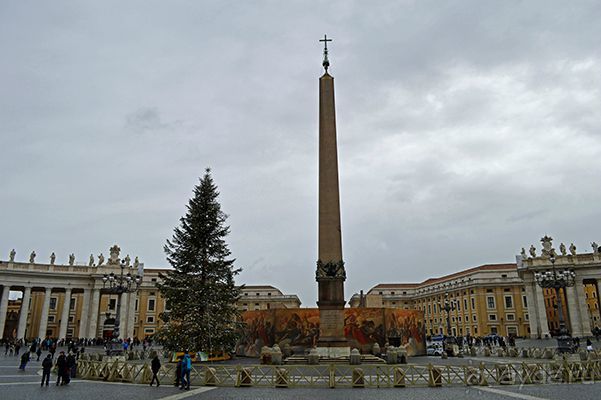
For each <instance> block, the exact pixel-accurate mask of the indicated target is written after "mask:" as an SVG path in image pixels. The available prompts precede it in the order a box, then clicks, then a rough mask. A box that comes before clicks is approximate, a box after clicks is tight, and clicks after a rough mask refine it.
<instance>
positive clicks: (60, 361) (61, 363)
mask: <svg viewBox="0 0 601 400" xmlns="http://www.w3.org/2000/svg"><path fill="white" fill-rule="evenodd" d="M56 370H57V371H56V373H57V378H56V386H58V385H66V384H67V377H68V376H69V374H68V370H67V357H65V352H64V351H61V352H60V353H59V356H58V358H57V359H56Z"/></svg>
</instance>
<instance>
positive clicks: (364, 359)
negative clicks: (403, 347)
mask: <svg viewBox="0 0 601 400" xmlns="http://www.w3.org/2000/svg"><path fill="white" fill-rule="evenodd" d="M284 364H286V365H307V364H309V357H308V356H307V355H300V354H299V355H292V356H290V357H288V358H286V359H285V360H284ZM319 364H322V365H328V364H342V365H349V364H350V357H349V356H344V357H336V358H330V357H319ZM361 364H386V361H384V360H383V359H381V358H380V357H376V356H374V355H372V354H361Z"/></svg>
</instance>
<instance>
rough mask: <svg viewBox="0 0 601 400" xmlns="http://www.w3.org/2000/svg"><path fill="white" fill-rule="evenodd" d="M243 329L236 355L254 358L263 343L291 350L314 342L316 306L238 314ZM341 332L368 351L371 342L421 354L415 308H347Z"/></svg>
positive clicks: (420, 319) (422, 347) (421, 340)
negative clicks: (400, 347)
mask: <svg viewBox="0 0 601 400" xmlns="http://www.w3.org/2000/svg"><path fill="white" fill-rule="evenodd" d="M242 321H243V323H244V324H243V326H244V328H243V332H242V339H241V340H240V342H239V343H238V346H237V353H238V355H244V356H248V357H258V356H259V353H260V352H261V347H263V346H273V345H274V344H276V343H277V344H278V345H279V346H280V347H283V346H284V345H289V346H290V347H291V348H292V350H293V351H294V352H295V353H302V352H304V351H305V349H308V348H311V347H313V346H315V345H316V344H317V340H318V339H319V310H318V309H317V308H299V309H274V310H262V311H245V312H243V313H242ZM344 325H345V326H344V334H345V336H346V338H347V339H348V341H349V345H350V346H351V347H355V348H358V349H360V350H361V351H363V352H368V351H370V350H371V348H372V347H373V344H374V343H379V344H380V346H384V344H385V343H387V342H388V343H390V344H393V345H395V346H398V345H405V346H406V347H407V351H408V354H409V355H416V354H425V351H426V346H425V342H424V337H425V331H424V324H423V314H422V312H421V311H417V310H399V309H388V308H347V309H345V310H344Z"/></svg>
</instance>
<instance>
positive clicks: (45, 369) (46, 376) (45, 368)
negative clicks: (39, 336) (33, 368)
mask: <svg viewBox="0 0 601 400" xmlns="http://www.w3.org/2000/svg"><path fill="white" fill-rule="evenodd" d="M50 370H52V355H51V354H48V355H47V356H46V358H44V361H42V386H44V380H46V386H48V383H49V382H50Z"/></svg>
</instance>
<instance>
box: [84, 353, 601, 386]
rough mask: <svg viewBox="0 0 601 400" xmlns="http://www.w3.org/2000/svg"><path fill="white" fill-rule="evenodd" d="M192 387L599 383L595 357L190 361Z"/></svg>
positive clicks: (123, 366) (106, 365)
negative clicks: (462, 361)
mask: <svg viewBox="0 0 601 400" xmlns="http://www.w3.org/2000/svg"><path fill="white" fill-rule="evenodd" d="M77 372H78V375H79V377H80V378H82V379H90V380H105V381H110V382H130V383H140V384H148V383H150V381H151V379H152V370H151V368H150V364H149V363H143V364H134V363H127V362H123V361H112V362H102V361H88V360H79V361H78V362H77ZM158 376H159V380H160V381H161V383H162V384H173V383H174V381H175V365H174V364H166V365H163V366H162V367H161V369H160V371H159V373H158ZM190 378H191V383H192V385H195V386H225V387H245V386H248V387H250V386H254V387H272V388H273V387H291V388H293V387H303V388H328V387H329V388H336V387H340V388H349V387H367V388H392V387H397V388H402V387H426V386H430V387H437V386H461V385H463V386H476V385H479V386H487V385H527V384H548V383H576V382H583V381H593V382H594V381H601V361H599V360H591V361H581V362H570V361H558V362H549V363H536V362H520V363H506V364H505V363H503V364H485V363H480V364H473V365H461V366H458V365H432V364H428V365H413V364H404V365H368V364H363V365H339V364H331V365H325V364H323V365H194V366H193V367H192V371H191V373H190Z"/></svg>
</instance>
